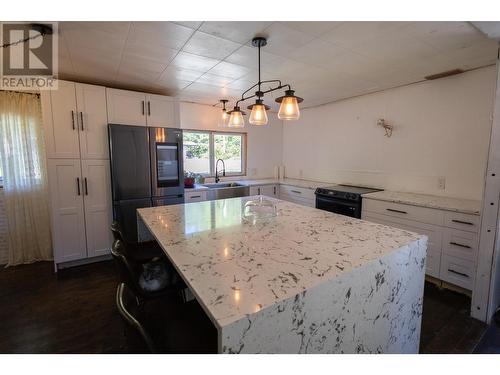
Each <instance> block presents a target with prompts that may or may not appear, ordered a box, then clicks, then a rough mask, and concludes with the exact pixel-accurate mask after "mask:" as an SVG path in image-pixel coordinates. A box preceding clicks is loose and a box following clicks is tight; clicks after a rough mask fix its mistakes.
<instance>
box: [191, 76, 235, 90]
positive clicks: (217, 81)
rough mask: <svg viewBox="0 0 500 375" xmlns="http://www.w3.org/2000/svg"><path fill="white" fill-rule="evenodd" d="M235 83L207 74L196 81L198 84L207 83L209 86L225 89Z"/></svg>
mask: <svg viewBox="0 0 500 375" xmlns="http://www.w3.org/2000/svg"><path fill="white" fill-rule="evenodd" d="M231 81H233V79H232V78H227V77H222V76H218V75H216V74H210V73H205V74H203V75H202V76H201V77H200V78H198V79H197V80H196V82H197V83H206V84H207V85H213V86H219V87H224V86H226V87H227V85H228V84H229V83H230V82H231Z"/></svg>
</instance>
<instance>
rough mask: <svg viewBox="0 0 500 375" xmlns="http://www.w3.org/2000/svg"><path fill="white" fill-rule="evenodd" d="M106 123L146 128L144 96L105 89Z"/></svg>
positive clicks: (138, 93) (133, 92)
mask: <svg viewBox="0 0 500 375" xmlns="http://www.w3.org/2000/svg"><path fill="white" fill-rule="evenodd" d="M106 96H107V101H108V103H107V104H108V122H109V123H110V124H124V125H137V126H146V124H147V123H146V95H145V94H144V93H142V92H136V91H128V90H117V89H108V88H107V89H106Z"/></svg>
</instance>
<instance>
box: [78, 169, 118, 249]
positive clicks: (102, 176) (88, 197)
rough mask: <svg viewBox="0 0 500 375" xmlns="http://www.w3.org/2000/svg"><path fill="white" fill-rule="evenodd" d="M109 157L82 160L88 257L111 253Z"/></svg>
mask: <svg viewBox="0 0 500 375" xmlns="http://www.w3.org/2000/svg"><path fill="white" fill-rule="evenodd" d="M109 168H110V167H109V161H108V160H82V181H83V185H82V194H83V199H84V202H85V223H86V225H85V228H86V234H87V256H88V257H95V256H99V255H105V254H108V253H109V251H110V249H111V243H112V236H111V231H110V229H109V227H110V225H111V222H112V211H111V210H112V206H111V205H112V202H111V186H110V173H109Z"/></svg>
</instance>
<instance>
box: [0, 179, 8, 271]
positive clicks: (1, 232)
mask: <svg viewBox="0 0 500 375" xmlns="http://www.w3.org/2000/svg"><path fill="white" fill-rule="evenodd" d="M7 234H8V230H7V217H6V216H5V202H4V199H3V189H2V188H0V264H7V261H8V260H9V259H8V248H7V246H8V241H7Z"/></svg>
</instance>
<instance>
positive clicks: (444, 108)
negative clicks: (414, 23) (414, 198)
mask: <svg viewBox="0 0 500 375" xmlns="http://www.w3.org/2000/svg"><path fill="white" fill-rule="evenodd" d="M494 83H495V68H494V67H488V68H483V69H480V70H476V71H471V72H467V73H464V74H460V75H457V76H453V77H448V78H443V79H439V80H435V81H428V82H423V83H419V84H414V85H410V86H404V87H400V88H396V89H391V90H386V91H382V92H379V93H374V94H370V95H364V96H361V97H357V98H352V99H347V100H343V101H339V102H335V103H330V104H327V105H323V106H319V107H314V108H309V109H304V110H302V111H301V118H300V120H299V121H296V122H285V123H284V125H283V163H284V165H285V168H286V170H285V174H286V175H287V177H297V178H304V179H312V180H319V181H326V182H335V183H350V184H361V185H368V186H376V187H381V188H385V189H389V190H398V191H412V192H422V193H428V194H436V195H448V196H456V197H463V198H471V199H481V198H482V190H483V184H484V173H485V168H486V160H487V153H488V142H489V133H490V127H491V120H490V115H491V112H492V100H493V89H494ZM334 89H335V88H334V87H332V90H334ZM306 100H307V98H306ZM378 118H385V119H386V120H387V121H388V122H389V123H391V124H393V125H394V127H395V128H394V133H393V135H392V137H391V138H387V137H385V136H384V130H383V129H382V128H381V127H379V126H377V125H376V123H377V119H378ZM440 176H443V177H444V178H445V182H446V184H445V185H446V188H445V190H440V189H439V188H438V179H439V177H440Z"/></svg>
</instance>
